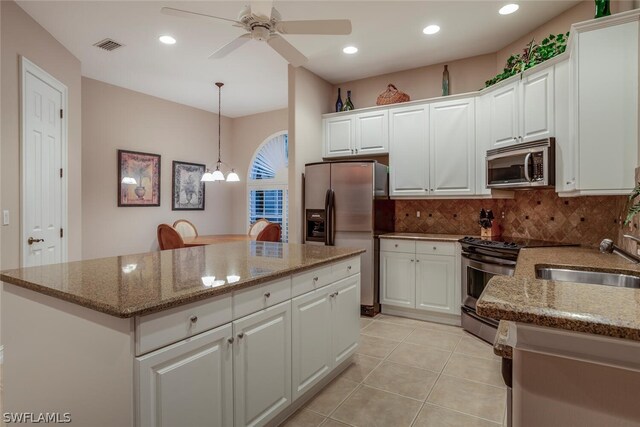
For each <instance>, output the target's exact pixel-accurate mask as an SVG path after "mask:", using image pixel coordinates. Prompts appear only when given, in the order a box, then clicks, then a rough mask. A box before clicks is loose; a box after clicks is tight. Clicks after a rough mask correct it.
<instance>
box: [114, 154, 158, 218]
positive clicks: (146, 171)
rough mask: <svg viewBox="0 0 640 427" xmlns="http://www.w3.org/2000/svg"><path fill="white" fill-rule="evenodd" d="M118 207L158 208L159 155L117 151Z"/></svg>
mask: <svg viewBox="0 0 640 427" xmlns="http://www.w3.org/2000/svg"><path fill="white" fill-rule="evenodd" d="M118 206H120V207H127V206H160V155H159V154H149V153H139V152H137V151H126V150H118Z"/></svg>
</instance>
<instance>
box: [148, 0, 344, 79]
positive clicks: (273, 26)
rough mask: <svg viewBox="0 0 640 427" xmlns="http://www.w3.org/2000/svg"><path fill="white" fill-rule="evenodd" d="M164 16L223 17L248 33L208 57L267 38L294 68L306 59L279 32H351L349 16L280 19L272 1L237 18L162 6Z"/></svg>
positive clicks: (251, 7) (246, 9)
mask: <svg viewBox="0 0 640 427" xmlns="http://www.w3.org/2000/svg"><path fill="white" fill-rule="evenodd" d="M161 12H162V13H163V14H165V15H172V16H181V17H185V18H196V19H201V20H206V21H208V22H212V21H213V20H222V21H227V22H232V23H233V26H234V27H240V28H244V29H245V30H246V31H247V33H246V34H243V35H241V36H240V37H238V38H236V39H235V40H233V41H231V42H229V43H227V44H226V45H224V46H222V47H221V48H220V49H218V50H216V51H215V52H214V53H213V54H212V55H211V56H209V59H218V58H223V57H225V56H227V55H228V54H229V53H231V52H233V51H234V50H236V49H237V48H239V47H240V46H242V45H243V44H245V43H246V42H248V41H249V40H259V41H266V42H267V44H268V45H269V46H271V48H272V49H273V50H275V51H276V52H278V53H279V54H280V56H282V57H283V58H284V59H286V60H287V61H288V62H289V63H290V64H291V65H293V66H294V67H299V66H301V65H304V64H305V63H306V62H307V57H306V56H304V55H303V54H302V53H301V52H300V51H299V50H298V49H296V48H295V47H293V45H291V44H290V43H289V42H288V41H287V40H285V39H284V38H283V37H282V36H281V34H321V35H346V34H351V21H350V20H348V19H330V20H314V21H282V20H281V19H282V18H281V16H280V13H279V12H278V11H277V10H276V9H275V8H274V7H273V1H272V0H271V1H252V2H251V4H250V5H247V6H245V7H244V8H243V9H242V11H241V12H240V15H239V16H238V19H237V20H234V19H228V18H221V17H219V16H212V15H206V14H204V13H198V12H189V11H186V10H180V9H174V8H172V7H163V8H162V9H161Z"/></svg>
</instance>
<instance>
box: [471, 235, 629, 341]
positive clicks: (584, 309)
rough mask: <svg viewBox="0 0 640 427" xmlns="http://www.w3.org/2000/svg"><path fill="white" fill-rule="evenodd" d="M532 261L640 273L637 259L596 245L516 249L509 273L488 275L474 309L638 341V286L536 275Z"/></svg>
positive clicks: (487, 314) (488, 314) (496, 316)
mask: <svg viewBox="0 0 640 427" xmlns="http://www.w3.org/2000/svg"><path fill="white" fill-rule="evenodd" d="M536 266H544V267H569V268H573V269H576V268H579V269H585V270H591V271H609V272H619V273H626V274H631V275H635V276H640V265H638V264H634V263H632V262H629V261H627V260H625V259H623V258H622V257H619V256H618V255H614V254H601V253H600V252H598V250H597V249H592V248H576V247H563V248H558V247H554V248H529V249H522V250H521V251H520V253H519V255H518V261H517V264H516V270H515V273H514V275H513V277H507V276H495V277H493V278H492V279H491V280H490V281H489V283H488V284H487V286H486V288H485V290H484V292H483V293H482V295H481V296H480V299H479V300H478V303H477V305H476V308H477V311H478V314H480V315H481V316H485V317H490V318H493V319H499V320H511V321H515V322H521V323H530V324H534V325H539V326H546V327H552V328H559V329H565V330H570V331H576V332H585V333H591V334H596V335H605V336H609V337H615V338H624V339H630V340H636V341H640V289H631V288H619V287H614V286H604V285H591V284H583V283H572V282H560V281H554V280H542V279H537V278H536V273H535V269H536Z"/></svg>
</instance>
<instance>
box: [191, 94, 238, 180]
mask: <svg viewBox="0 0 640 427" xmlns="http://www.w3.org/2000/svg"><path fill="white" fill-rule="evenodd" d="M216 86H218V162H217V163H216V170H215V171H213V172H211V171H210V170H209V169H207V171H206V172H205V173H204V175H202V178H201V179H200V181H203V182H211V181H227V182H237V181H240V177H239V176H238V174H237V173H236V171H235V170H234V169H231V172H229V175H227V178H226V179H225V177H224V174H223V173H222V171H221V170H220V167H221V166H222V165H223V162H222V156H221V153H220V148H221V145H222V143H221V140H222V138H221V124H222V120H221V117H222V101H221V98H222V95H221V93H222V86H224V83H219V82H218V83H216Z"/></svg>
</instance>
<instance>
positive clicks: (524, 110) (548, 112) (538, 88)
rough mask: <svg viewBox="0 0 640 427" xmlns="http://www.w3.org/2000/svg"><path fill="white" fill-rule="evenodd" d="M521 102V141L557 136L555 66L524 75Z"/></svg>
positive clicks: (521, 86)
mask: <svg viewBox="0 0 640 427" xmlns="http://www.w3.org/2000/svg"><path fill="white" fill-rule="evenodd" d="M520 103H521V105H520V110H519V111H520V114H519V119H520V132H519V134H518V135H519V136H521V137H522V139H521V141H520V142H531V141H537V140H540V139H544V138H551V137H553V136H555V134H554V123H555V120H554V106H555V103H554V67H548V68H545V69H543V70H540V71H537V72H534V73H531V74H527V73H525V74H524V75H523V77H522V82H521V83H520Z"/></svg>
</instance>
